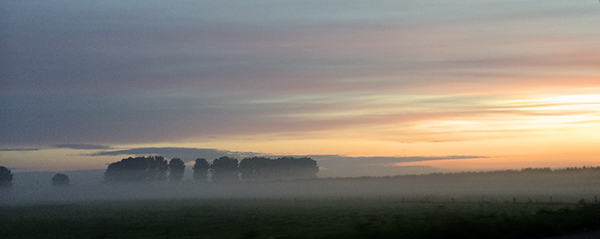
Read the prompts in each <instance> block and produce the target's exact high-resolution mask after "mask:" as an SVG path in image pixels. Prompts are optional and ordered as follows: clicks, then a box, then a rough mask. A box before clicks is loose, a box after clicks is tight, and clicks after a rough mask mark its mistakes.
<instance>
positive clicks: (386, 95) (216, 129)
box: [0, 0, 600, 161]
mask: <svg viewBox="0 0 600 239" xmlns="http://www.w3.org/2000/svg"><path fill="white" fill-rule="evenodd" d="M65 6H68V7H65ZM0 8H2V12H3V13H4V14H1V15H2V16H0V28H1V29H3V31H2V32H1V33H0V37H1V38H2V39H3V41H2V47H0V54H2V56H3V57H2V58H0V92H1V94H0V102H2V103H1V104H0V115H2V118H1V121H2V124H1V125H2V126H0V136H1V137H0V146H1V147H3V148H6V149H7V150H1V151H3V152H9V151H14V152H18V151H19V150H10V149H28V148H47V147H59V148H63V149H65V150H67V149H73V150H78V149H79V150H94V149H98V150H104V149H105V150H106V151H102V152H100V153H106V154H104V155H112V156H117V155H122V154H121V153H123V154H127V153H132V154H136V153H135V152H139V153H144V152H146V153H149V154H150V153H156V154H161V153H168V154H177V153H179V154H180V155H191V154H194V153H198V154H203V153H204V154H207V155H212V156H215V155H217V154H220V153H227V154H236V153H237V151H236V150H238V149H240V148H246V145H249V144H250V143H240V142H242V141H244V140H246V139H252V140H246V142H250V141H252V144H256V145H269V142H274V141H286V142H288V143H289V142H291V141H294V140H304V139H307V138H312V139H315V140H317V139H318V140H321V139H323V140H329V141H330V142H332V144H334V142H340V140H342V139H345V140H348V139H352V140H356V141H358V140H359V139H360V140H362V141H363V142H364V144H371V143H373V144H380V143H383V144H396V143H402V144H414V143H431V144H441V143H443V142H465V145H462V147H464V148H465V149H466V150H467V152H465V153H459V154H466V155H469V154H477V155H478V154H481V153H470V152H469V151H468V149H469V146H468V145H466V144H467V143H473V142H474V141H476V140H483V139H486V140H487V139H490V140H494V139H507V138H515V139H516V138H523V137H531V136H532V135H541V134H544V136H552V135H553V134H558V133H556V132H558V131H559V130H574V129H590V130H581V131H594V128H596V126H598V124H600V123H599V118H600V115H599V112H600V109H599V108H598V101H597V99H598V97H599V96H598V90H599V89H600V70H599V68H598V65H600V58H598V57H597V56H598V55H600V45H599V44H597V39H599V38H600V32H599V31H597V30H596V29H595V28H593V26H595V23H597V22H598V21H599V20H600V15H599V14H598V4H597V2H591V1H583V0H575V1H568V2H566V1H544V2H538V1H501V0H492V1H485V2H481V1H471V0H459V1H445V0H444V1H437V2H435V3H433V2H429V1H416V0H414V1H413V0H402V1H387V0H386V1H378V2H362V1H354V0H352V1H339V0H330V1H319V2H316V1H302V2H293V1H285V2H281V1H260V2H246V1H238V0H235V1H227V2H222V1H219V2H211V1H195V2H194V1H184V2H171V1H163V0H152V1H139V0H134V1H127V2H123V1H112V0H111V1H102V2H90V1H71V0H51V1H43V2H42V1H36V2H24V1H6V2H3V3H2V5H1V6H0ZM25 13H26V14H25ZM542 131H543V132H542ZM571 133H573V132H571ZM589 137H591V136H589V135H587V134H586V135H585V136H583V135H582V137H580V140H582V141H585V140H586V139H587V141H589V140H591V139H592V138H589ZM540 138H541V137H540ZM540 138H538V139H536V140H535V142H543V141H544V140H541V139H540ZM257 141H260V142H257ZM63 142H77V144H63ZM178 144H182V145H183V144H185V145H186V146H188V145H191V146H190V147H200V148H202V147H205V145H209V146H206V147H214V148H219V149H215V150H213V151H210V150H207V151H202V152H200V151H193V150H192V151H190V152H187V153H184V152H181V151H178V152H177V153H175V152H172V151H168V150H166V148H167V147H163V146H165V145H169V146H173V145H178ZM108 145H110V147H114V150H113V148H103V147H109V146H108ZM132 145H134V146H132ZM139 145H143V147H139ZM146 146H147V147H146ZM306 147H308V146H306ZM314 147H318V146H314ZM502 147H506V146H502ZM564 147H565V150H566V148H568V147H569V146H564ZM118 148H132V149H130V150H133V148H137V150H138V151H127V150H119V149H118ZM142 148H143V149H144V150H142ZM174 148H177V147H174ZM365 148H368V147H365ZM389 148H398V149H397V151H386V152H385V155H401V154H403V152H404V151H402V150H401V149H400V148H403V147H391V146H390V147H389ZM222 149H223V150H222ZM228 149H229V150H231V151H227V150H228ZM433 149H437V146H436V147H433V146H432V150H433ZM240 151H244V150H240ZM248 151H256V152H265V153H270V152H272V151H278V150H277V149H270V150H269V149H268V146H261V148H251V149H248ZM498 151H502V150H498ZM110 152H113V154H110ZM120 152H121V153H120ZM423 152H425V151H424V150H422V151H419V152H418V153H413V154H412V155H424V154H425V153H423ZM290 153H294V152H293V151H290ZM331 153H332V154H337V153H339V154H346V152H331ZM363 154H364V155H374V154H375V153H373V152H366V151H364V152H363ZM436 154H439V155H453V154H456V152H452V153H450V152H436ZM353 155H356V154H355V153H353ZM212 156H211V157H212ZM11 157H14V158H16V157H17V156H14V155H13V156H11ZM209 158H210V157H209ZM363 160H365V161H376V159H373V158H369V159H366V158H365V159H363Z"/></svg>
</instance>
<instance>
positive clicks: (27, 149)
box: [0, 148, 40, 152]
mask: <svg viewBox="0 0 600 239" xmlns="http://www.w3.org/2000/svg"><path fill="white" fill-rule="evenodd" d="M37 150H40V149H34V148H23V149H0V151H2V152H13V151H37Z"/></svg>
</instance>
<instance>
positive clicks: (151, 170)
mask: <svg viewBox="0 0 600 239" xmlns="http://www.w3.org/2000/svg"><path fill="white" fill-rule="evenodd" d="M184 169H185V164H184V162H183V161H182V160H181V159H179V158H173V159H171V160H170V161H167V160H166V159H165V158H164V157H162V156H146V157H143V156H138V157H135V158H134V157H129V158H125V159H122V160H121V161H118V162H114V163H111V164H110V165H108V168H107V169H106V172H105V173H104V179H105V181H106V182H108V183H113V182H157V181H166V180H167V179H168V180H169V181H172V182H179V181H181V179H182V178H183V176H184ZM192 169H193V172H194V173H193V179H194V181H199V182H204V181H212V182H232V181H267V180H293V179H306V178H315V177H316V176H317V172H319V167H318V166H317V162H316V161H315V160H313V159H311V158H308V157H301V158H294V157H281V158H276V159H271V158H267V157H248V158H244V159H242V160H241V161H239V160H238V159H236V158H233V157H228V156H223V157H219V158H216V159H214V160H212V162H210V163H209V162H208V161H207V160H206V159H205V158H198V159H196V160H195V162H194V166H193V168H192Z"/></svg>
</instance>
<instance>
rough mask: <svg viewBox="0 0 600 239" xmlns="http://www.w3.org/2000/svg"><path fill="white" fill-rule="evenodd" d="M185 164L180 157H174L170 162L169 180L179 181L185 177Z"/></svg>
mask: <svg viewBox="0 0 600 239" xmlns="http://www.w3.org/2000/svg"><path fill="white" fill-rule="evenodd" d="M184 170H185V164H184V163H183V161H181V159H180V158H173V159H171V161H170V162H169V172H170V173H169V180H170V181H173V182H179V181H181V179H182V178H183V173H184Z"/></svg>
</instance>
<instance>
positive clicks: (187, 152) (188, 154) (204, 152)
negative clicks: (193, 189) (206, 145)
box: [89, 147, 260, 161]
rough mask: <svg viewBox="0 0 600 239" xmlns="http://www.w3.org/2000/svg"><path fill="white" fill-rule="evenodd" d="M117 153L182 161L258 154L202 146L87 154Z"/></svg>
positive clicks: (149, 148) (106, 154) (103, 154)
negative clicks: (155, 156) (157, 156)
mask: <svg viewBox="0 0 600 239" xmlns="http://www.w3.org/2000/svg"><path fill="white" fill-rule="evenodd" d="M118 155H160V156H163V157H166V158H181V159H183V160H184V161H189V160H194V159H196V158H206V159H208V160H212V159H215V158H218V157H222V156H230V157H236V158H239V159H241V158H244V157H251V156H256V155H260V154H257V153H251V152H235V151H227V150H218V149H203V148H180V147H147V148H132V149H124V150H113V151H101V152H96V153H93V154H89V156H118Z"/></svg>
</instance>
